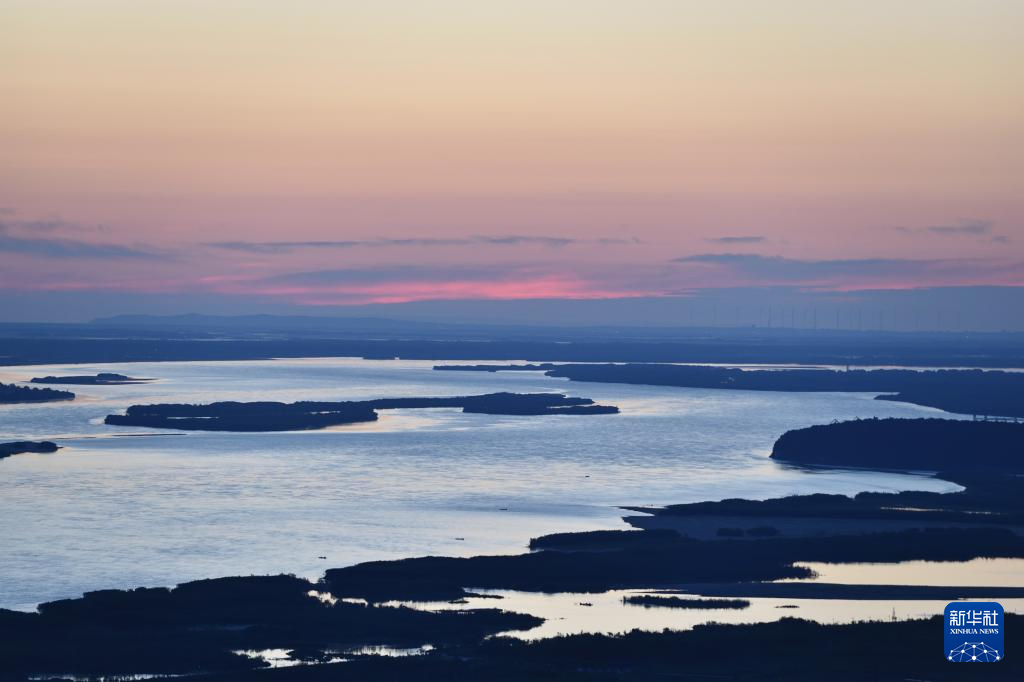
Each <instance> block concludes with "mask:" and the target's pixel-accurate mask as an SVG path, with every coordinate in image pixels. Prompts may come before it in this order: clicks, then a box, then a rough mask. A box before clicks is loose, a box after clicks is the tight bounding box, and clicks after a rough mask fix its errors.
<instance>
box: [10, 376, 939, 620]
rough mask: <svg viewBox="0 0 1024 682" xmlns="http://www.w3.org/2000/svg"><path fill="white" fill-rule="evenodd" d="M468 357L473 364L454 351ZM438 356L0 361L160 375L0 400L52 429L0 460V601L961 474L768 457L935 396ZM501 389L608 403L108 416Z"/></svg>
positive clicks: (459, 544) (28, 424)
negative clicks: (645, 380) (716, 383)
mask: <svg viewBox="0 0 1024 682" xmlns="http://www.w3.org/2000/svg"><path fill="white" fill-rule="evenodd" d="M467 362H474V361H473V360H472V359H467V360H464V361H460V363H467ZM432 364H433V363H430V362H420V361H368V360H355V359H319V358H315V359H300V360H272V361H244V362H182V363H171V362H168V363H132V364H107V365H48V366H39V367H6V368H0V381H5V382H9V381H24V380H27V379H29V378H31V377H33V376H43V375H47V374H92V373H95V372H100V371H112V372H118V373H122V374H127V375H130V376H138V377H156V378H157V379H158V380H157V381H156V382H154V383H152V384H135V385H124V386H74V387H69V388H70V389H71V390H73V391H74V392H75V393H76V394H78V396H79V397H78V399H77V400H75V401H74V402H68V403H49V404H41V405H13V406H3V407H0V440H15V439H23V438H31V439H43V438H46V439H52V440H56V441H57V442H58V443H59V444H60V445H61V446H63V449H62V450H60V451H59V452H58V453H56V454H51V455H36V454H25V455H17V456H14V457H10V458H7V459H5V460H3V461H0V518H3V519H4V522H3V524H0V547H2V548H3V551H2V552H0V607H7V608H12V607H13V608H21V609H29V608H33V607H34V606H35V605H36V604H37V603H39V602H41V601H47V600H51V599H56V598H61V597H72V596H77V595H80V594H81V593H82V592H83V591H86V590H95V589H103V588H125V587H135V586H143V585H147V586H154V585H173V584H177V583H179V582H182V581H186V580H192V579H198V578H206V577H215V576H225V575H249V574H268V573H279V572H285V573H294V574H296V575H300V576H306V577H310V578H317V577H319V576H320V575H322V573H323V571H324V570H325V569H326V568H329V567H333V566H344V565H349V564H353V563H357V562H361V561H367V560H373V559H390V558H399V557H408V556H415V555H424V554H446V555H463V556H464V555H472V554H481V553H514V552H520V551H523V550H524V549H525V548H526V544H527V542H528V540H529V538H531V537H534V536H537V535H542V534H545V533H552V532H562V531H574V530H588V529H601V528H625V527H626V526H625V524H624V523H623V522H622V520H621V518H620V517H621V515H622V511H621V510H620V509H617V508H616V505H663V504H672V503H683V502H693V501H700V500H716V499H722V498H725V497H746V498H754V499H763V498H767V497H776V496H780V495H787V494H794V493H810V492H838V493H847V494H851V493H855V492H858V491H862V490H901V489H918V490H936V491H943V490H953V489H955V486H953V485H952V484H948V483H945V482H942V481H938V480H935V479H930V478H927V477H924V476H911V475H903V474H889V473H877V472H868V471H827V472H813V473H812V472H808V471H804V470H801V469H797V468H791V467H787V466H783V465H779V464H777V463H775V462H772V461H771V460H769V459H768V454H769V452H770V450H771V446H772V443H773V442H774V441H775V439H776V438H778V437H779V436H780V435H781V434H782V433H783V432H785V431H786V430H789V429H792V428H798V427H802V426H808V425H811V424H823V423H828V422H830V421H832V420H833V419H851V418H854V417H871V416H880V417H881V416H897V417H918V416H927V415H936V414H943V413H940V412H938V411H937V410H933V409H930V408H924V407H917V406H913V405H904V404H900V403H893V402H886V401H875V400H872V397H873V396H871V395H866V394H838V393H774V392H748V391H716V390H707V389H687V388H675V387H658V386H630V385H616V384H601V383H570V382H568V381H566V380H564V379H555V378H549V377H544V376H543V375H542V374H540V373H536V372H499V373H481V372H434V371H432V370H431V369H430V368H431V366H432ZM502 390H504V391H519V392H528V391H565V392H568V393H570V394H572V395H581V396H585V397H590V398H594V399H595V400H598V401H599V402H602V403H608V404H614V405H618V406H619V407H620V408H621V410H622V413H621V414H619V415H591V416H566V415H562V416H542V417H533V416H530V417H510V416H493V415H473V414H462V413H461V412H459V411H457V410H449V409H438V410H396V411H389V412H385V413H383V417H382V419H381V420H380V421H379V422H377V423H375V424H362V425H356V426H345V427H337V428H333V429H330V430H326V431H317V432H293V433H255V434H234V433H202V432H192V433H184V434H179V433H175V432H166V431H155V430H153V429H145V428H128V427H110V426H105V425H103V424H102V419H103V417H104V416H105V415H106V414H109V413H111V412H118V411H123V410H124V409H125V408H126V407H127V406H128V405H131V404H133V403H157V402H195V403H205V402H211V401H215V400H280V401H295V400H349V399H351V400H362V399H369V398H382V397H402V396H435V395H436V396H440V395H473V394H480V393H487V392H492V391H502ZM320 556H326V557H327V558H326V560H324V559H319V558H318V557H320Z"/></svg>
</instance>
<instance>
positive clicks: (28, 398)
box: [0, 384, 75, 404]
mask: <svg viewBox="0 0 1024 682" xmlns="http://www.w3.org/2000/svg"><path fill="white" fill-rule="evenodd" d="M74 399H75V394H74V393H71V392H70V391H57V390H54V389H52V388H32V387H31V386H18V385H16V384H0V404H3V403H48V402H53V401H57V400H74Z"/></svg>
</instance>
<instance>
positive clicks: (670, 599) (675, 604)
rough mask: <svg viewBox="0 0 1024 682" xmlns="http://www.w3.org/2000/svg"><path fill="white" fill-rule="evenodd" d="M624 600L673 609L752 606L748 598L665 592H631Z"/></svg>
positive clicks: (641, 604)
mask: <svg viewBox="0 0 1024 682" xmlns="http://www.w3.org/2000/svg"><path fill="white" fill-rule="evenodd" d="M622 601H624V602H626V603H627V604H634V605H636V606H647V607H650V606H655V607H668V608H673V609H745V608H747V607H748V606H750V602H749V601H747V600H746V599H700V598H696V597H675V596H670V595H664V594H631V595H629V596H626V597H623V598H622Z"/></svg>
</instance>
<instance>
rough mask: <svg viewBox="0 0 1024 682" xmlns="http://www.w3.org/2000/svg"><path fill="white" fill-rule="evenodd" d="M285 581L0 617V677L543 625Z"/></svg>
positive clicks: (67, 602)
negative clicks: (328, 593)
mask: <svg viewBox="0 0 1024 682" xmlns="http://www.w3.org/2000/svg"><path fill="white" fill-rule="evenodd" d="M312 587H313V586H312V585H311V584H310V583H309V582H307V581H305V580H300V579H298V578H294V577H291V576H267V577H249V578H220V579H216V580H200V581H196V582H191V583H185V584H183V585H180V586H178V587H176V588H174V589H166V588H155V589H146V588H141V589H136V590H126V591H121V590H104V591H100V592H89V593H87V594H86V595H85V596H83V597H81V598H78V599H64V600H60V601H55V602H49V603H46V604H42V605H40V607H39V610H38V613H19V612H14V611H3V610H0V662H2V664H0V672H2V673H7V674H11V673H16V672H21V673H23V674H29V673H67V672H73V673H76V674H101V673H102V674H108V675H109V674H127V673H178V674H194V673H199V672H216V671H231V670H251V669H253V668H255V667H258V666H261V665H263V664H262V663H260V662H257V661H253V660H252V659H248V658H244V657H241V656H238V655H236V654H234V653H232V652H233V651H236V650H240V649H257V650H261V649H267V648H289V649H300V650H311V649H315V650H317V651H320V652H322V651H325V650H345V649H347V648H350V647H353V646H358V645H379V644H388V645H393V646H420V645H422V644H425V643H432V644H436V645H445V644H457V643H463V644H465V643H476V642H478V641H479V640H480V639H481V638H483V637H484V636H486V635H488V634H492V633H495V632H499V631H507V630H513V629H526V628H531V627H534V626H536V625H538V624H540V623H541V622H542V621H541V620H540V619H538V618H534V617H532V616H526V615H521V614H512V613H505V612H502V611H497V610H493V609H483V610H473V611H465V612H439V613H432V612H427V611H417V610H414V609H409V608H387V607H373V606H365V605H359V604H351V603H347V602H338V603H336V604H334V605H331V604H329V603H324V602H322V601H321V600H319V599H317V598H314V597H311V596H309V595H308V592H309V590H310V589H311V588H312Z"/></svg>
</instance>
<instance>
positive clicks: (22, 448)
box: [0, 440, 58, 459]
mask: <svg viewBox="0 0 1024 682" xmlns="http://www.w3.org/2000/svg"><path fill="white" fill-rule="evenodd" d="M57 449H58V447H57V444H56V443H51V442H50V441H48V440H44V441H31V440H19V441H14V442H13V443H0V459H3V458H4V457H10V456H11V455H20V454H22V453H26V452H38V453H46V452H57Z"/></svg>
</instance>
